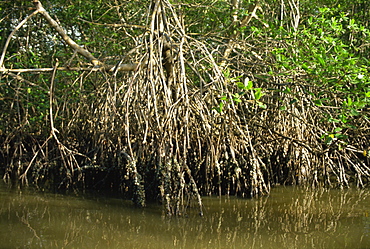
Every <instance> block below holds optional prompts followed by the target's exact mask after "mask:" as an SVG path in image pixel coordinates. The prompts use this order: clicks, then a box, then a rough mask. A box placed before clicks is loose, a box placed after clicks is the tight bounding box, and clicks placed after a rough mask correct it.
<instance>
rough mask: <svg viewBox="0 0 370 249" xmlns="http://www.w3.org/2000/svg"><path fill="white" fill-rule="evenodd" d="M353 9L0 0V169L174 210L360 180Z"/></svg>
mask: <svg viewBox="0 0 370 249" xmlns="http://www.w3.org/2000/svg"><path fill="white" fill-rule="evenodd" d="M369 7H370V6H369V3H368V1H366V0H354V1H345V0H343V1H326V0H311V1H305V0H301V1H299V0H282V1H271V0H260V1H252V0H249V1H241V0H231V1H226V0H220V1H210V0H202V1H193V0H186V1H180V0H173V1H169V0H151V1H150V0H137V1H126V0H120V1H117V0H108V1H80V0H68V1H58V0H57V1H53V2H49V1H43V2H42V3H41V2H40V1H37V0H33V1H17V0H16V1H1V3H0V9H1V11H2V16H1V18H0V24H1V27H2V29H1V35H0V44H1V47H2V50H1V58H0V71H1V76H0V77H1V78H0V108H1V112H0V169H1V170H2V171H3V175H4V177H3V178H4V180H5V181H7V182H9V183H11V184H13V185H18V184H21V185H27V184H32V185H34V186H37V187H38V188H40V189H46V188H48V189H49V188H55V189H59V190H65V189H72V190H74V189H95V190H103V189H104V190H107V189H110V190H112V191H119V192H120V193H122V196H123V197H125V198H128V199H132V200H133V202H134V203H135V205H137V206H141V207H143V206H145V205H146V203H147V201H160V202H161V203H162V204H163V207H164V209H165V211H166V213H167V214H169V215H182V214H184V213H185V212H186V208H187V207H189V206H190V205H195V206H196V207H198V208H199V212H200V214H202V207H203V205H202V198H201V196H202V195H212V194H217V195H237V196H242V197H258V196H263V195H266V194H268V193H269V192H270V189H271V187H273V186H275V185H283V184H285V185H307V186H327V187H339V188H344V187H348V186H351V185H354V186H357V187H365V186H366V185H367V184H368V183H369V180H370V168H369V153H370V152H369V150H370V143H369V141H370V120H369V110H370V104H369V103H370V73H369V70H370V67H369V65H370V63H369V52H370V31H369V20H370V13H369Z"/></svg>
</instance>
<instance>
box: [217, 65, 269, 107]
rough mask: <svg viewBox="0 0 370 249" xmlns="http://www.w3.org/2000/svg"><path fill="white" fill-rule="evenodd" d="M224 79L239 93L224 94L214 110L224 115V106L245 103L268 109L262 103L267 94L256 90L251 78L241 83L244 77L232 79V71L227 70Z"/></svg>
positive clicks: (260, 89) (258, 89)
mask: <svg viewBox="0 0 370 249" xmlns="http://www.w3.org/2000/svg"><path fill="white" fill-rule="evenodd" d="M224 77H225V78H226V82H227V83H228V84H229V85H233V86H234V85H235V86H236V87H237V89H238V90H239V92H237V93H229V94H223V95H222V97H220V102H219V104H218V106H217V107H214V108H213V109H214V110H216V111H217V112H218V113H222V111H223V109H224V106H225V104H226V103H235V104H238V103H241V102H243V101H249V102H250V101H252V102H253V103H254V104H257V105H258V106H259V107H260V108H263V109H266V108H267V106H266V104H264V103H263V102H262V101H261V98H262V96H263V95H265V93H264V92H263V89H262V88H255V87H253V82H252V81H250V80H249V78H248V77H247V78H245V79H244V82H241V81H240V79H241V77H242V76H238V77H231V76H230V70H229V69H227V70H225V71H224ZM248 93H249V95H251V97H252V99H248V97H246V95H247V96H249V95H248Z"/></svg>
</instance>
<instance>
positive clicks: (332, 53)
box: [274, 8, 370, 142]
mask: <svg viewBox="0 0 370 249" xmlns="http://www.w3.org/2000/svg"><path fill="white" fill-rule="evenodd" d="M283 32H284V31H283ZM283 35H284V36H285V37H292V39H286V41H287V43H288V46H287V48H279V49H275V51H274V53H275V56H276V61H277V65H278V68H279V70H281V72H283V73H284V74H287V75H291V74H293V75H295V77H298V78H302V79H303V78H304V80H302V81H301V83H300V84H303V85H305V87H306V88H311V89H314V90H311V91H306V94H309V95H311V96H312V97H313V99H312V103H313V104H314V105H316V106H318V107H320V108H322V110H325V111H323V113H324V114H323V116H324V120H323V121H324V122H327V123H330V124H332V127H333V130H328V131H326V133H325V134H324V135H323V138H324V139H326V141H327V142H331V140H332V139H333V138H334V137H335V138H337V139H342V140H343V139H346V138H347V136H346V135H344V133H343V132H344V131H346V130H348V129H356V127H355V126H354V125H353V124H352V122H353V120H354V119H357V118H359V117H360V116H366V112H365V111H364V108H368V107H369V103H370V102H369V90H370V74H369V70H368V66H367V65H368V60H367V59H366V58H365V57H363V56H362V54H361V53H360V51H359V47H358V44H364V43H368V42H369V41H370V39H369V37H370V32H369V30H368V29H367V28H365V27H364V26H362V25H360V24H358V23H357V22H356V21H355V20H354V19H349V18H348V17H347V15H346V14H345V13H340V16H335V15H334V14H333V11H332V10H331V9H328V8H321V9H320V13H319V15H318V16H316V17H310V18H309V19H308V20H307V22H306V24H305V25H304V26H303V27H302V28H301V29H299V30H298V31H297V32H296V33H289V32H287V31H285V33H283ZM354 37H356V38H354ZM285 93H287V92H285ZM328 108H332V109H331V110H330V111H329V112H328V111H326V110H327V109H328Z"/></svg>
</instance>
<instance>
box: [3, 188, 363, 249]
mask: <svg viewBox="0 0 370 249" xmlns="http://www.w3.org/2000/svg"><path fill="white" fill-rule="evenodd" d="M369 214H370V190H355V189H349V190H343V191H341V190H325V189H315V190H312V189H311V190H305V189H303V188H294V187H279V188H275V189H273V190H272V192H271V195H270V196H269V197H264V198H259V199H253V200H250V199H240V198H234V197H229V198H227V197H222V198H217V197H205V198H204V217H199V215H197V211H196V210H191V209H189V217H187V218H166V217H165V216H163V215H162V209H161V207H160V206H159V205H151V206H149V207H148V208H146V209H144V210H142V209H136V208H133V207H132V204H131V202H128V201H123V200H120V199H116V198H103V197H90V198H86V197H76V196H66V195H59V194H45V193H43V194H40V193H35V192H31V191H25V190H22V191H9V190H8V189H7V188H6V187H5V186H4V185H3V184H0V248H370V216H369Z"/></svg>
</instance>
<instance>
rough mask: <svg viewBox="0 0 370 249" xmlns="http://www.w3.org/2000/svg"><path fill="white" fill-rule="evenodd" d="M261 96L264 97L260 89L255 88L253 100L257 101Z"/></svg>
mask: <svg viewBox="0 0 370 249" xmlns="http://www.w3.org/2000/svg"><path fill="white" fill-rule="evenodd" d="M263 95H264V93H262V88H255V89H254V99H255V100H259V99H260V98H261V97H262V96H263Z"/></svg>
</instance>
